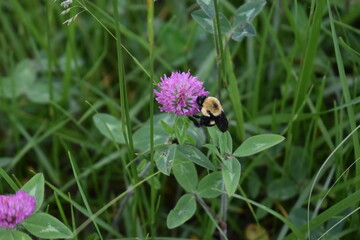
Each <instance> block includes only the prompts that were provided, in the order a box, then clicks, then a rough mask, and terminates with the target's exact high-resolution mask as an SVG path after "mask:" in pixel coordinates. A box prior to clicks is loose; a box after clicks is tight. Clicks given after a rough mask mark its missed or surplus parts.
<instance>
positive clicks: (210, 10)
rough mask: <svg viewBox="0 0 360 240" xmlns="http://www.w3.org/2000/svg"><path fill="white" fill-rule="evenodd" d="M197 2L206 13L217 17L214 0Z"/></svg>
mask: <svg viewBox="0 0 360 240" xmlns="http://www.w3.org/2000/svg"><path fill="white" fill-rule="evenodd" d="M197 3H198V4H199V5H200V7H201V8H202V10H204V12H205V13H206V15H208V16H209V17H210V18H213V17H215V6H214V0H197Z"/></svg>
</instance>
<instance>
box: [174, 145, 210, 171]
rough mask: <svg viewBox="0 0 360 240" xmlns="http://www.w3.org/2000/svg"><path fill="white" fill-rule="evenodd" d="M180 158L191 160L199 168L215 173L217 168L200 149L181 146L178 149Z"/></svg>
mask: <svg viewBox="0 0 360 240" xmlns="http://www.w3.org/2000/svg"><path fill="white" fill-rule="evenodd" d="M177 153H178V157H179V158H182V159H185V160H191V161H193V162H194V163H196V164H197V165H199V166H202V167H204V168H207V169H209V170H212V171H214V170H215V167H214V165H213V164H212V162H211V161H210V160H209V158H207V157H206V156H205V155H204V154H203V153H202V152H201V151H200V150H199V149H197V148H196V147H194V146H191V145H179V146H178V148H177Z"/></svg>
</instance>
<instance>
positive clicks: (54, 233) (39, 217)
mask: <svg viewBox="0 0 360 240" xmlns="http://www.w3.org/2000/svg"><path fill="white" fill-rule="evenodd" d="M22 225H23V226H24V228H25V229H26V230H28V231H29V232H30V233H31V234H33V235H34V236H36V237H39V238H46V239H55V238H72V237H73V234H72V232H71V231H70V229H69V228H67V227H66V226H65V225H64V224H63V223H62V222H60V221H59V220H58V219H56V218H54V217H53V216H51V215H49V214H47V213H35V214H33V215H31V216H30V217H29V218H27V219H25V220H24V221H23V222H22Z"/></svg>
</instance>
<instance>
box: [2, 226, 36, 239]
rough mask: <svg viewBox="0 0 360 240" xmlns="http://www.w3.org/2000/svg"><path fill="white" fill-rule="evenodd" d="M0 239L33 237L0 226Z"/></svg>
mask: <svg viewBox="0 0 360 240" xmlns="http://www.w3.org/2000/svg"><path fill="white" fill-rule="evenodd" d="M0 239H3V240H31V237H30V236H29V235H27V234H26V233H23V232H20V231H16V230H10V229H1V228H0Z"/></svg>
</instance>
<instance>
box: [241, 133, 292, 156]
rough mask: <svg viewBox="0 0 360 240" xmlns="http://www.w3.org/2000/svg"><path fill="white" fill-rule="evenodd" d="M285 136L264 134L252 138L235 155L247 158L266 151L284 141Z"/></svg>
mask: <svg viewBox="0 0 360 240" xmlns="http://www.w3.org/2000/svg"><path fill="white" fill-rule="evenodd" d="M284 139H285V138H284V137H283V136H279V135H275V134H263V135H257V136H253V137H250V138H248V139H246V140H245V142H243V143H242V144H241V145H240V147H238V148H237V149H236V150H235V152H234V155H235V156H237V157H247V156H251V155H254V154H256V153H259V152H261V151H264V150H265V149H268V148H270V147H272V146H274V145H276V144H279V143H281V142H282V141H284Z"/></svg>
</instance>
